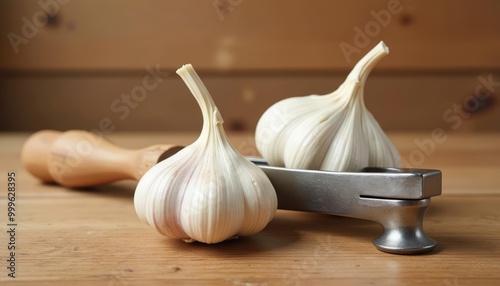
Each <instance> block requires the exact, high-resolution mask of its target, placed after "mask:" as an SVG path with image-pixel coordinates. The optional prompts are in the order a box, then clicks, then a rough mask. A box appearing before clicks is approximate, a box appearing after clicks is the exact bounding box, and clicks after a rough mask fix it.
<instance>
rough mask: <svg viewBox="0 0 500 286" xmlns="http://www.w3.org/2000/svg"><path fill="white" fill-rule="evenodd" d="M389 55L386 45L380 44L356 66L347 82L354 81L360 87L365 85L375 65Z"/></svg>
mask: <svg viewBox="0 0 500 286" xmlns="http://www.w3.org/2000/svg"><path fill="white" fill-rule="evenodd" d="M388 54H389V48H388V47H387V46H386V45H385V43H384V42H380V43H378V44H377V45H376V46H375V47H374V48H373V49H371V50H370V51H369V52H368V53H367V54H366V55H365V56H364V57H363V58H362V59H361V60H360V61H359V62H358V63H357V64H356V65H355V66H354V68H353V69H352V70H351V72H350V73H349V75H348V76H347V80H348V81H350V80H352V81H355V82H358V83H359V85H364V84H365V81H366V78H368V75H369V74H370V72H371V71H372V69H373V68H374V67H375V65H376V64H377V63H378V62H379V61H380V60H381V59H382V58H383V57H385V56H386V55H388Z"/></svg>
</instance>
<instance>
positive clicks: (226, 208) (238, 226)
mask: <svg viewBox="0 0 500 286" xmlns="http://www.w3.org/2000/svg"><path fill="white" fill-rule="evenodd" d="M177 74H179V76H180V77H181V78H182V79H183V80H184V82H185V83H186V85H187V86H188V87H189V90H190V91H191V92H192V93H193V95H194V97H195V98H196V100H197V102H198V104H199V105H200V108H201V111H202V114H203V129H202V132H201V134H200V136H199V138H198V139H197V140H196V141H195V142H194V143H192V144H191V145H189V146H187V147H185V148H184V149H182V150H181V151H179V152H178V153H176V154H175V155H173V156H172V157H170V158H168V159H166V160H164V161H162V162H160V163H158V164H157V165H155V166H154V167H153V168H151V169H150V170H149V171H148V172H146V174H145V175H144V176H143V177H142V178H141V180H140V181H139V184H138V185H137V189H136V192H135V197H134V205H135V209H136V212H137V214H138V215H139V217H140V218H141V219H142V221H144V222H145V223H147V224H148V225H150V226H152V227H154V228H156V229H157V230H158V231H159V232H160V233H161V234H163V235H165V236H169V237H173V238H181V239H184V240H186V241H200V242H205V243H217V242H221V241H223V240H226V239H229V238H232V237H234V236H247V235H251V234H254V233H257V232H259V231H261V230H262V229H263V228H264V227H265V226H266V225H267V224H268V223H269V221H270V220H271V219H272V218H273V217H274V215H275V213H276V209H277V197H276V192H275V190H274V188H273V186H272V184H271V182H270V181H269V179H268V178H267V176H266V175H265V174H264V172H263V171H262V170H261V169H260V168H259V167H257V166H256V165H254V164H253V163H251V162H250V161H249V160H247V159H245V158H244V157H243V156H241V155H240V154H239V153H238V152H237V151H236V150H235V149H234V147H233V146H232V145H231V143H230V142H229V140H228V138H227V137H226V134H225V132H224V129H223V127H222V123H223V120H222V117H221V115H220V114H219V111H218V109H217V107H216V106H215V104H214V102H213V100H212V98H211V96H210V93H209V92H208V90H207V88H206V87H205V85H204V84H203V82H202V81H201V79H200V78H199V77H198V75H197V74H196V72H195V71H194V69H193V67H192V66H191V65H185V66H183V67H182V68H180V69H178V70H177Z"/></svg>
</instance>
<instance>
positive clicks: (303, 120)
mask: <svg viewBox="0 0 500 286" xmlns="http://www.w3.org/2000/svg"><path fill="white" fill-rule="evenodd" d="M388 53H389V49H388V48H387V46H386V45H385V44H384V43H383V42H380V43H379V44H378V45H377V46H375V47H374V48H373V49H372V50H371V51H370V52H368V54H366V55H365V56H364V57H363V58H362V59H361V60H360V61H359V62H358V63H357V64H356V66H355V67H354V68H353V70H352V71H351V72H350V73H349V75H348V76H347V78H346V80H345V82H344V83H342V84H341V85H340V87H339V88H338V89H337V90H336V91H334V92H332V93H330V94H326V95H322V96H320V95H310V96H303V97H291V98H287V99H284V100H282V101H280V102H277V103H275V104H274V105H273V106H271V107H270V108H269V109H268V110H267V111H266V112H265V113H264V114H263V115H262V117H261V118H260V120H259V122H258V124H257V129H256V132H255V140H256V146H257V149H258V150H259V152H260V153H261V154H262V156H263V157H264V158H265V159H266V160H267V162H268V163H269V164H270V165H273V166H281V167H287V168H295V169H311V170H330V171H360V170H361V169H362V168H364V167H367V166H372V167H397V166H399V165H400V158H399V154H398V152H397V150H396V148H395V147H394V145H393V144H392V143H391V141H390V140H389V138H388V137H387V136H386V135H385V133H384V132H383V131H382V129H381V128H380V126H379V124H378V123H377V121H376V120H375V119H374V117H373V116H372V115H371V113H370V112H369V111H368V110H367V109H366V107H365V104H364V101H363V87H364V84H365V81H366V78H367V76H368V74H369V73H370V71H371V70H372V68H373V67H374V66H375V64H376V63H377V62H378V61H379V60H380V59H381V58H382V57H383V56H385V55H387V54H388Z"/></svg>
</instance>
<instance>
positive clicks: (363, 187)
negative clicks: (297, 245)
mask: <svg viewBox="0 0 500 286" xmlns="http://www.w3.org/2000/svg"><path fill="white" fill-rule="evenodd" d="M250 161H252V162H253V163H255V164H257V165H258V166H259V167H260V168H261V169H262V170H263V171H264V172H265V173H266V175H267V176H268V177H269V179H270V180H271V182H272V184H273V186H274V188H275V190H276V193H277V196H278V208H279V209H284V210H295V211H307V212H318V213H325V214H332V215H339V216H345V217H352V218H359V219H366V220H370V221H374V222H377V223H379V224H380V225H382V227H383V228H384V233H383V234H382V235H381V236H380V237H378V238H376V239H374V240H373V244H374V245H375V247H377V248H378V249H379V250H381V251H384V252H388V253H395V254H417V253H423V252H428V251H431V250H433V249H434V247H435V246H436V244H437V242H436V241H434V240H432V239H431V238H429V237H428V236H427V235H426V234H425V233H424V229H423V219H424V215H425V212H426V210H427V208H428V207H429V204H430V201H431V197H433V196H438V195H440V194H441V171H439V170H428V169H403V168H372V167H369V168H364V169H363V170H362V171H361V172H331V171H312V170H298V169H288V168H280V167H272V166H269V165H267V163H266V161H265V160H263V159H260V158H250Z"/></svg>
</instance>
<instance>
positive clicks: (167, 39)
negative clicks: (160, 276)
mask: <svg viewBox="0 0 500 286" xmlns="http://www.w3.org/2000/svg"><path fill="white" fill-rule="evenodd" d="M216 1H219V2H226V3H228V2H229V3H233V5H232V7H231V6H229V7H228V8H229V10H230V11H228V12H227V13H223V14H224V15H223V18H222V19H221V18H220V17H219V15H218V12H217V10H216V8H214V5H213V2H215V1H214V0H204V1H182V0H169V1H163V0H147V1H123V0H111V1H105V2H103V1H98V0H72V1H62V0H60V2H61V3H62V2H64V3H66V2H67V4H60V5H57V10H58V11H59V13H58V14H57V16H55V17H54V18H52V19H51V22H50V24H49V25H42V24H43V21H42V24H41V25H40V27H39V28H38V27H34V28H33V29H32V31H26V32H23V26H25V25H26V24H25V22H24V21H25V20H24V19H26V21H29V22H31V23H33V16H36V15H39V14H40V13H41V14H40V15H42V16H43V9H42V8H41V6H40V5H39V4H38V1H25V0H20V1H0V19H2V20H1V21H2V25H0V34H1V35H3V36H2V38H1V39H0V70H3V71H12V70H17V71H26V70H45V71H47V70H142V69H143V68H144V67H145V66H146V65H151V64H152V63H155V64H156V63H160V64H161V65H162V66H165V67H168V68H177V67H179V66H180V65H182V64H185V63H186V62H191V63H192V64H193V65H195V66H196V67H198V68H199V69H200V70H212V71H213V70H216V71H224V70H239V71H247V70H339V69H342V70H346V69H348V68H349V67H350V65H349V64H350V63H349V60H351V61H352V60H353V57H351V56H352V55H351V56H349V57H346V56H345V55H344V53H343V52H342V50H341V48H340V47H339V45H340V44H341V43H346V44H349V45H351V46H353V47H354V48H355V49H358V50H356V52H355V53H354V54H357V55H361V54H364V53H365V52H367V51H368V50H369V49H370V48H371V47H372V46H374V45H375V43H377V42H378V41H380V40H382V39H383V40H385V41H386V42H387V44H388V45H389V47H390V48H391V51H392V54H391V57H390V59H387V60H386V61H384V62H382V63H380V68H381V69H386V70H429V69H433V70H435V69H443V70H470V69H475V70H480V69H497V70H498V68H499V65H500V55H499V53H498V50H499V49H500V37H498V35H499V29H498V27H499V25H500V20H499V18H498V17H497V11H498V8H499V7H500V6H499V5H500V4H499V3H498V1H495V0H483V1H459V2H457V1H452V0H446V1H437V2H436V1H432V2H430V1H409V0H390V1H389V0H377V1H349V2H345V1H341V0H335V1H332V0H321V1H315V2H314V3H313V4H312V3H310V2H309V1H304V0H302V1H286V0H279V1H222V0H216ZM44 2H45V1H44ZM53 2H55V1H53ZM389 5H393V6H395V7H396V9H392V10H393V11H396V12H395V13H389V12H387V13H386V14H387V15H388V16H377V17H379V18H381V19H382V20H377V17H376V16H374V14H380V13H381V12H380V11H390V10H389V8H388V6H389ZM226 7H227V6H226ZM219 11H220V10H219ZM224 11H225V10H224ZM219 14H220V13H219ZM42 19H43V18H42ZM356 29H359V30H361V31H364V32H363V33H365V34H367V35H368V36H365V37H366V38H365V39H364V40H362V41H360V43H359V44H358V45H356V42H355V38H356V35H357V34H359V32H357V30H356ZM8 33H14V34H16V35H18V36H19V37H23V38H25V39H26V42H25V43H22V44H19V45H18V46H17V48H18V52H17V54H16V53H15V49H14V48H13V46H12V44H11V42H10V40H9V38H8V37H7V34H8ZM348 58H349V59H348Z"/></svg>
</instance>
